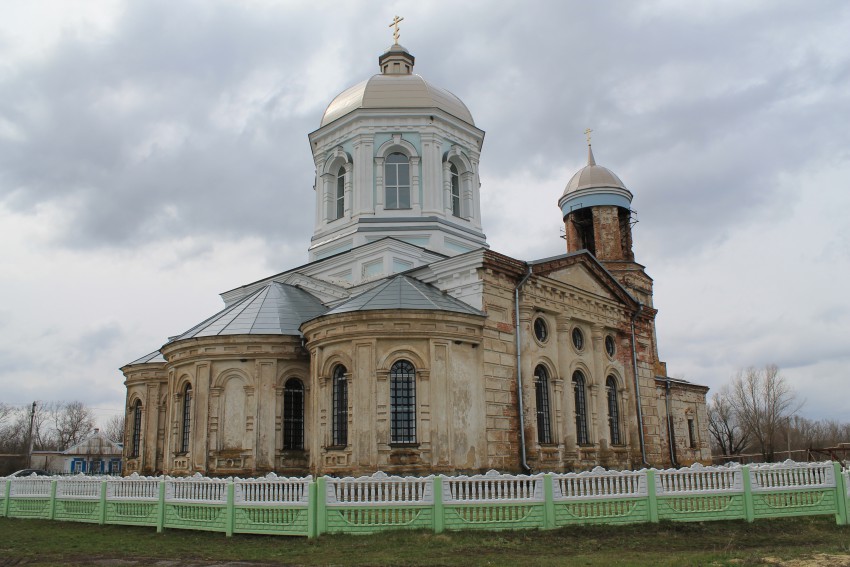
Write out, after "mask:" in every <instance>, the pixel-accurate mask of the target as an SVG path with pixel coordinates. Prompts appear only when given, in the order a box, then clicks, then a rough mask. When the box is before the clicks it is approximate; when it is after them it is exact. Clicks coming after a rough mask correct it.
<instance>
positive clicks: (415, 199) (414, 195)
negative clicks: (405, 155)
mask: <svg viewBox="0 0 850 567" xmlns="http://www.w3.org/2000/svg"><path fill="white" fill-rule="evenodd" d="M419 162H420V158H419V156H411V157H410V208H411V209H413V212H414V213H416V214H417V215H418V214H421V213H422V199H420V198H419V197H420V195H421V194H422V187H421V186H420V184H419V178H420V176H419Z"/></svg>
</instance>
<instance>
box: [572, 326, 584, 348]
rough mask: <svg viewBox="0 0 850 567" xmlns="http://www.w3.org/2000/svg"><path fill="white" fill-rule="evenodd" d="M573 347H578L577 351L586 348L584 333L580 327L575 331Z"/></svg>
mask: <svg viewBox="0 0 850 567" xmlns="http://www.w3.org/2000/svg"><path fill="white" fill-rule="evenodd" d="M573 346H574V347H576V350H581V349H583V348H584V333H582V332H581V329H579V328H578V327H576V328H574V329H573Z"/></svg>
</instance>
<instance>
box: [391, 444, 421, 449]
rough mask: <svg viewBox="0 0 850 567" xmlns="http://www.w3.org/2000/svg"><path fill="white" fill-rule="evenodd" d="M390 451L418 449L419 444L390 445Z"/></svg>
mask: <svg viewBox="0 0 850 567" xmlns="http://www.w3.org/2000/svg"><path fill="white" fill-rule="evenodd" d="M390 448H391V449H418V448H419V443H390Z"/></svg>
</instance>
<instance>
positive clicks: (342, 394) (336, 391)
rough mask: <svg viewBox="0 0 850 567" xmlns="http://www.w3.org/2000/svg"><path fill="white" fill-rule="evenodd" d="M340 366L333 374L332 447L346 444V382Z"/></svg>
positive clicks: (342, 367)
mask: <svg viewBox="0 0 850 567" xmlns="http://www.w3.org/2000/svg"><path fill="white" fill-rule="evenodd" d="M345 372H346V370H345V367H344V366H342V365H341V364H340V365H338V366H337V367H336V368H334V372H333V440H332V444H333V445H338V446H342V445H347V444H348V380H347V379H346V377H345Z"/></svg>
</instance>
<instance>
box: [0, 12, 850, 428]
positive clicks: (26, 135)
mask: <svg viewBox="0 0 850 567" xmlns="http://www.w3.org/2000/svg"><path fill="white" fill-rule="evenodd" d="M2 12H3V14H2V18H0V252H2V253H0V297H2V300H0V401H3V402H7V403H12V404H25V403H29V402H31V401H33V400H40V401H57V400H71V399H79V400H82V401H84V402H86V403H87V404H89V405H91V406H92V407H95V408H98V414H99V415H100V416H102V417H108V416H109V415H111V414H114V413H116V412H119V411H120V410H121V407H122V404H123V401H124V386H123V376H122V375H121V373H120V371H119V370H118V368H119V367H120V366H122V365H123V364H126V363H127V362H129V361H131V360H134V359H136V358H138V357H140V356H142V355H144V354H146V353H148V352H151V351H153V350H156V349H157V348H159V347H160V346H161V345H162V344H163V343H164V342H165V340H166V338H167V337H168V336H170V335H175V334H178V333H180V332H182V331H185V330H186V329H188V328H189V327H191V326H193V325H194V324H196V323H197V322H199V321H201V320H202V319H204V318H206V317H207V316H209V315H211V314H212V313H214V312H216V311H218V310H219V309H220V308H221V307H222V303H221V300H220V298H219V297H218V293H220V292H222V291H225V290H228V289H231V288H233V287H236V286H238V285H241V284H243V283H246V282H250V281H254V280H257V279H259V278H261V277H264V276H267V275H270V274H273V273H277V272H280V271H283V270H285V269H289V268H291V267H294V266H297V265H299V264H302V263H304V262H305V261H306V259H307V246H308V242H309V238H310V236H311V234H312V219H313V210H314V209H313V198H314V194H313V190H312V184H313V175H314V168H313V163H312V157H311V155H310V149H309V145H308V141H307V134H308V133H309V132H311V131H313V130H315V129H316V128H317V127H318V125H319V120H320V119H321V116H322V113H323V111H324V109H325V107H326V106H327V104H328V103H329V102H330V101H331V99H332V98H333V97H334V96H335V95H336V94H338V93H339V92H340V91H342V90H344V89H345V88H347V87H349V86H351V85H353V84H355V83H357V82H359V81H361V80H363V79H365V78H367V77H369V76H371V75H372V74H374V73H376V72H377V71H378V69H377V57H378V55H380V53H382V52H383V51H384V49H385V48H386V47H388V46H389V45H390V44H391V43H392V38H391V30H390V29H389V27H388V24H389V22H390V21H391V20H392V18H393V16H395V15H396V14H398V15H400V16H403V17H404V18H405V19H404V22H402V24H401V39H400V43H401V44H402V45H404V46H405V47H407V48H408V49H409V50H410V51H411V52H412V53H413V54H414V55H415V57H416V68H415V71H416V72H417V73H419V74H420V75H422V76H423V77H425V78H426V79H427V80H429V81H430V82H432V83H434V84H436V85H438V86H441V87H444V88H446V89H448V90H450V91H452V92H453V93H455V94H456V95H458V96H459V97H460V98H461V99H462V100H463V101H464V102H465V103H466V105H467V106H468V107H469V109H470V111H471V112H472V115H473V117H474V118H475V121H476V125H478V126H479V127H480V128H482V129H484V130H485V131H486V132H487V135H486V138H485V142H484V149H483V153H482V158H481V182H482V188H481V195H482V216H483V221H484V230H485V232H486V233H487V236H488V241H489V243H490V245H491V247H492V248H493V249H494V250H496V251H499V252H502V253H505V254H508V255H510V256H513V257H516V258H519V259H523V260H532V259H537V258H542V257H546V256H551V255H555V254H560V253H562V252H564V251H565V244H564V241H563V240H562V239H561V238H560V233H561V231H562V227H563V225H562V221H561V216H560V211H559V209H558V206H557V201H558V198H559V197H560V195H561V193H562V192H563V188H564V186H565V185H566V183H567V181H568V180H569V179H570V177H571V176H572V174H573V173H574V172H575V171H576V170H578V169H579V168H580V167H582V166H583V165H584V164H585V160H586V145H585V139H584V134H583V131H584V129H585V128H587V127H590V128H592V129H593V130H594V134H593V144H594V146H593V147H594V153H595V155H596V160H597V162H598V163H599V164H600V165H604V166H607V167H609V168H610V169H612V170H613V171H614V172H616V173H617V174H618V175H619V176H620V178H621V179H622V180H623V181H624V182H625V184H626V186H627V187H628V188H629V189H630V190H631V191H632V193H633V194H634V201H633V207H634V208H635V209H636V210H637V212H638V218H639V221H640V222H639V223H638V224H637V225H636V226H635V228H634V241H635V253H636V259H637V260H638V261H639V262H641V263H642V264H644V265H645V266H646V267H647V272H648V273H649V275H650V276H652V277H653V278H654V280H655V306H656V307H657V308H658V309H659V310H660V312H659V315H658V319H657V325H658V340H659V350H660V355H661V359H662V360H665V361H666V362H667V365H668V372H669V373H670V375H672V376H677V377H684V378H685V379H688V380H691V381H695V382H699V383H703V384H706V385H708V386H710V387H712V388H715V389H716V388H717V387H719V386H721V385H722V384H724V383H726V382H728V381H729V380H730V378H731V377H732V376H733V375H734V374H735V372H736V371H737V370H738V369H740V368H743V367H747V366H751V365H755V366H761V365H764V364H766V363H776V364H778V365H779V366H780V367H781V369H782V373H783V374H784V375H785V376H786V377H787V378H788V379H789V381H790V382H791V383H792V384H793V386H794V387H795V388H796V390H797V391H798V392H799V395H800V396H801V398H804V399H805V400H806V403H805V406H804V408H803V414H804V415H807V416H809V417H814V418H832V419H840V420H843V421H850V411H848V409H847V408H848V405H850V404H848V397H850V396H848V395H849V394H850V386H848V384H850V381H849V380H848V377H847V376H848V367H850V300H848V292H847V291H846V290H844V289H841V288H843V287H846V285H847V284H846V282H847V281H849V280H850V222H848V211H850V32H848V30H850V3H847V2H844V1H835V2H827V1H812V2H781V1H777V0H769V1H768V0H766V1H763V2H757V1H747V2H740V1H738V0H735V1H712V2H697V1H694V0H690V1H688V2H681V1H674V0H669V1H654V2H635V1H622V2H585V1H574V2H566V1H557V2H554V1H553V2H529V1H523V2H483V1H481V2H476V1H467V2H383V3H380V4H379V3H377V2H369V3H367V2H357V1H350V0H349V1H346V2H332V3H331V2H327V3H322V2H315V1H311V2H261V1H252V2H248V1H240V2H235V1H234V2H224V1H214V0H198V1H174V0H167V1H165V0H163V1H156V0H146V1H144V2H129V1H127V2H121V1H103V2H98V1H94V0H87V1H84V2H74V1H71V0H56V1H52V2H51V1H36V0H24V1H16V0H11V1H10V0H7V1H6V2H4V3H3V10H2ZM842 281H843V282H845V283H844V284H841V283H840V282H842Z"/></svg>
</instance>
